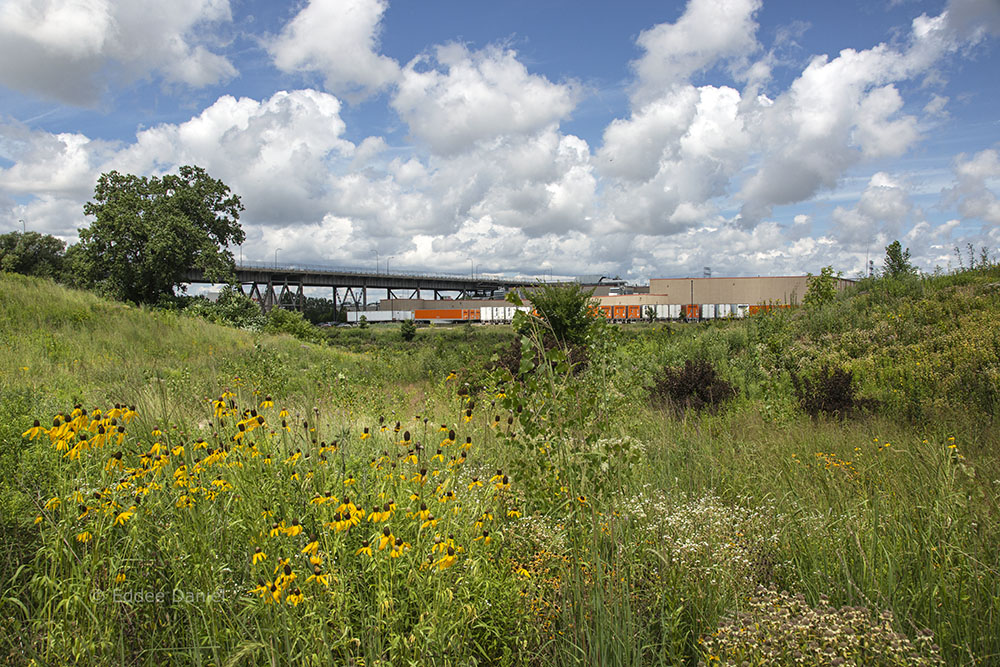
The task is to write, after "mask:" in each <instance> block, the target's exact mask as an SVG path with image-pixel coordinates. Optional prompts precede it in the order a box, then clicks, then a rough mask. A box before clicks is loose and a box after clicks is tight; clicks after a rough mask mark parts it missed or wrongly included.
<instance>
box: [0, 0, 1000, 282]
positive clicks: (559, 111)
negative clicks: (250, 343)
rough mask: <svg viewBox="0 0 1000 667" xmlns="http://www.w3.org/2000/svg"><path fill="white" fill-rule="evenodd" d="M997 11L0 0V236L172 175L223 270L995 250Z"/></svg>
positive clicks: (717, 268) (918, 6)
mask: <svg viewBox="0 0 1000 667" xmlns="http://www.w3.org/2000/svg"><path fill="white" fill-rule="evenodd" d="M998 37H1000V0H938V1H930V0H884V1H881V0H876V1H871V0H866V1H863V2H862V1H860V0H847V1H845V2H841V3H819V2H801V1H798V2H793V1H790V0H780V1H778V0H689V1H688V2H629V3H618V4H615V3H607V2H580V1H575V2H569V1H553V2H537V1H536V2H527V1H521V0H517V1H513V2H505V3H486V2H469V1H468V0H466V1H464V2H458V1H451V0H448V1H444V0H441V1H428V2H406V3H403V2H390V1H388V0H310V1H308V2H299V3H289V4H282V3H270V2H258V1H239V0H231V1H229V0H177V1H176V2H171V3H160V2H156V1H154V0H131V1H130V2H127V3H126V2H112V1H111V0H88V1H87V2H83V1H82V0H0V62H3V63H4V64H3V66H2V67H0V91H2V95H0V232H2V231H9V230H13V229H15V228H20V224H21V223H20V222H19V221H20V220H24V221H25V225H26V226H28V227H30V228H31V229H35V230H37V231H43V232H47V233H53V234H56V235H58V236H60V237H62V238H65V239H66V240H67V241H73V240H74V239H75V237H76V230H77V229H78V228H79V227H81V226H84V225H86V224H87V219H86V218H85V217H84V216H83V213H82V209H83V204H84V203H85V202H86V201H87V199H88V197H89V195H90V194H91V193H92V191H93V187H94V183H95V182H96V179H97V177H98V176H99V175H100V174H101V173H102V172H105V171H109V170H112V169H117V170H119V171H127V172H132V173H142V174H161V173H164V172H168V171H171V170H175V169H177V167H179V166H180V165H182V164H198V165H200V166H203V167H205V168H206V169H207V170H208V171H209V173H210V174H211V175H213V176H214V177H216V178H221V179H222V180H223V181H225V182H226V183H227V184H229V185H230V187H231V188H232V189H233V190H234V191H235V192H236V193H237V194H240V195H241V196H242V197H243V200H244V203H245V204H246V206H247V210H246V212H245V214H244V216H243V219H242V222H243V224H244V228H245V230H246V232H247V241H246V243H245V244H244V246H243V249H242V252H243V256H244V257H246V258H248V259H254V260H261V261H263V260H268V261H270V260H271V259H272V258H273V256H274V252H275V250H278V252H279V254H280V258H281V259H282V260H284V261H287V262H299V263H324V264H331V265H338V266H369V267H373V266H374V263H375V259H376V256H377V257H378V258H379V261H380V262H381V265H382V266H383V268H384V266H385V263H386V261H389V262H390V267H389V268H390V269H393V270H404V269H409V270H418V271H434V272H455V273H463V272H467V271H468V269H469V266H470V262H474V263H475V266H476V270H477V271H482V272H485V273H508V274H524V275H541V274H545V273H549V272H551V273H553V274H554V275H557V276H558V275H563V276H573V275H580V274H593V273H605V274H608V275H621V276H624V277H628V278H630V279H634V280H637V281H643V280H645V279H648V278H650V277H661V276H683V275H688V274H696V275H700V273H701V270H702V267H703V266H712V267H713V273H714V274H715V275H723V274H732V275H781V274H790V273H804V272H806V271H811V272H814V273H815V272H818V270H819V268H820V267H822V266H825V265H827V264H832V265H833V266H834V267H835V268H836V269H838V270H842V271H843V272H844V273H845V274H846V275H849V276H850V275H855V274H856V273H858V272H859V271H861V270H862V268H863V266H864V263H865V258H866V257H869V256H870V257H874V258H876V260H878V261H880V260H881V256H882V254H883V248H884V247H885V245H887V244H888V243H889V242H890V241H892V240H893V239H896V238H898V239H900V240H901V241H902V242H903V243H904V245H906V246H909V247H910V248H911V251H912V253H913V256H914V258H915V259H916V261H917V263H918V264H919V265H920V266H921V268H923V269H924V270H932V269H934V267H935V266H939V267H942V268H945V269H947V268H948V267H949V264H951V265H954V264H955V263H956V260H955V256H954V248H955V247H956V246H959V247H965V246H966V245H967V244H969V243H972V244H973V245H975V246H976V247H977V248H978V247H981V246H987V247H990V248H994V249H996V248H998V247H1000V199H998V196H997V193H998V192H1000V156H998V149H1000V111H998V110H1000V104H998V102H1000V100H998V93H1000V89H998V88H1000V87H998V85H997V77H996V74H995V72H997V71H1000V47H998V42H1000V40H998Z"/></svg>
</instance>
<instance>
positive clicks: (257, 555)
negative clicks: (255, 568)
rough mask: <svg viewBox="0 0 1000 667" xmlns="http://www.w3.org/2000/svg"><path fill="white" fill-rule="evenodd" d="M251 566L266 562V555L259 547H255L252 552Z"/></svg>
mask: <svg viewBox="0 0 1000 667" xmlns="http://www.w3.org/2000/svg"><path fill="white" fill-rule="evenodd" d="M252 560H253V564H254V565H256V564H257V563H260V562H262V561H265V560H267V554H266V553H264V550H263V549H261V548H260V547H257V548H256V549H255V550H254V552H253V559H252Z"/></svg>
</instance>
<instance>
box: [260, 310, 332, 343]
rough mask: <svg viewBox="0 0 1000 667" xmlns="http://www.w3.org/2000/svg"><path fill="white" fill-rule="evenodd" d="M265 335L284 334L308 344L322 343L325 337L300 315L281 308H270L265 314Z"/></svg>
mask: <svg viewBox="0 0 1000 667" xmlns="http://www.w3.org/2000/svg"><path fill="white" fill-rule="evenodd" d="M264 331H265V332H266V333H286V334H290V335H292V336H295V337H296V338H298V339H299V340H304V341H308V342H310V343H323V342H325V341H326V337H325V336H324V335H323V334H322V333H321V332H320V330H319V329H317V328H316V327H314V326H313V325H311V324H309V322H308V321H306V319H305V318H304V317H302V313H299V312H297V311H294V310H284V309H282V308H272V309H271V312H269V313H268V314H267V324H266V325H264Z"/></svg>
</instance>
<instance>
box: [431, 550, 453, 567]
mask: <svg viewBox="0 0 1000 667" xmlns="http://www.w3.org/2000/svg"><path fill="white" fill-rule="evenodd" d="M457 560H458V555H456V553H455V548H454V547H448V551H446V552H445V555H444V556H443V557H442V558H441V559H440V560H439V561H438V562H437V563H435V564H434V565H435V566H436V567H437V568H438V569H439V570H447V569H448V568H449V567H451V566H452V565H454V564H455V562H456V561H457Z"/></svg>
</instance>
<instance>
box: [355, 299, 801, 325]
mask: <svg viewBox="0 0 1000 667" xmlns="http://www.w3.org/2000/svg"><path fill="white" fill-rule="evenodd" d="M788 307H789V306H784V305H780V306H779V305H751V304H748V303H700V304H698V303H694V304H665V303H658V304H650V305H645V306H643V305H614V306H598V307H597V308H598V312H599V313H600V315H601V316H602V317H604V318H605V319H607V320H609V321H612V322H638V321H640V320H649V319H655V320H664V321H665V320H676V321H689V322H690V321H699V320H715V319H743V318H744V317H748V316H752V315H756V314H758V313H761V312H765V311H768V310H772V309H775V308H788ZM517 311H522V312H526V313H527V312H530V311H531V308H528V307H525V306H518V307H513V306H510V307H506V306H483V307H481V308H434V309H418V310H368V311H351V312H348V313H347V321H348V322H351V323H358V322H360V321H361V318H362V317H364V318H365V321H367V322H399V321H402V320H414V321H417V322H442V323H443V322H481V323H484V324H504V323H509V322H510V321H511V320H513V319H514V313H516V312H517Z"/></svg>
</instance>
